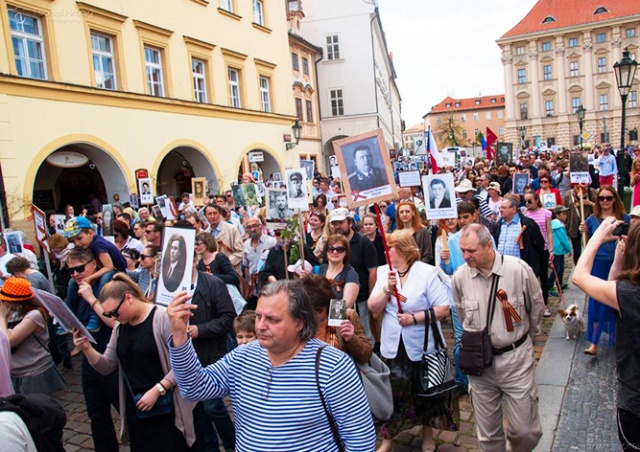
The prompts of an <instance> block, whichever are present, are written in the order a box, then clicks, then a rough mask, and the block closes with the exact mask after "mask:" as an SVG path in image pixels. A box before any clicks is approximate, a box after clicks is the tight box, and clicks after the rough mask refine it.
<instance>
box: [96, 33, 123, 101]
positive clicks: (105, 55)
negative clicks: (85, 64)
mask: <svg viewBox="0 0 640 452" xmlns="http://www.w3.org/2000/svg"><path fill="white" fill-rule="evenodd" d="M90 38H91V54H92V56H93V75H94V77H95V79H96V86H97V87H98V88H103V89H110V90H117V89H118V80H117V77H116V58H115V54H114V46H113V37H112V36H109V35H106V34H104V33H98V32H96V31H91V36H90ZM94 38H96V39H104V40H105V42H107V45H108V47H109V50H103V49H100V48H97V49H96V48H95V47H94V45H93V44H94ZM96 59H97V61H96ZM109 62H110V63H111V72H109V70H107V69H105V63H107V64H108V63H109ZM96 65H97V66H98V67H96ZM107 75H108V76H110V79H111V80H112V81H113V87H111V88H110V87H108V86H105V81H106V80H108V78H107Z"/></svg>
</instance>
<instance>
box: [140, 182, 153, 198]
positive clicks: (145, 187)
mask: <svg viewBox="0 0 640 452" xmlns="http://www.w3.org/2000/svg"><path fill="white" fill-rule="evenodd" d="M138 191H139V192H140V204H142V205H149V204H153V193H152V192H151V179H149V178H146V179H138Z"/></svg>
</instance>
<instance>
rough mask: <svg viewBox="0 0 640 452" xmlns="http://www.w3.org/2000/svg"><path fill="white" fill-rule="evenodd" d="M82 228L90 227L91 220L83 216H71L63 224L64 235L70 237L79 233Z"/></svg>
mask: <svg viewBox="0 0 640 452" xmlns="http://www.w3.org/2000/svg"><path fill="white" fill-rule="evenodd" d="M83 229H91V222H90V221H89V220H87V219H86V218H85V217H73V218H72V219H70V220H69V221H67V223H66V224H65V225H64V236H65V237H66V238H68V239H71V238H73V237H75V236H77V235H78V234H80V233H81V232H82V230H83Z"/></svg>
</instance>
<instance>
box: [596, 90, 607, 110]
mask: <svg viewBox="0 0 640 452" xmlns="http://www.w3.org/2000/svg"><path fill="white" fill-rule="evenodd" d="M598 100H599V102H598V105H599V106H600V111H609V94H600V95H599V96H598Z"/></svg>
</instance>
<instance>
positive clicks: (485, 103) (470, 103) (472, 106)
mask: <svg viewBox="0 0 640 452" xmlns="http://www.w3.org/2000/svg"><path fill="white" fill-rule="evenodd" d="M491 99H495V102H494V103H491ZM476 100H479V101H480V104H479V105H476ZM457 103H459V104H460V105H457V106H456V104H457ZM447 105H449V106H448V107H447ZM487 108H504V94H496V95H494V96H481V97H469V98H467V99H454V98H453V97H451V96H447V97H445V98H444V100H443V101H442V102H440V103H439V104H437V105H434V106H433V107H431V111H430V112H429V113H427V115H431V114H434V113H445V112H448V111H456V112H462V111H468V110H486V109H487ZM427 115H425V116H427Z"/></svg>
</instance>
